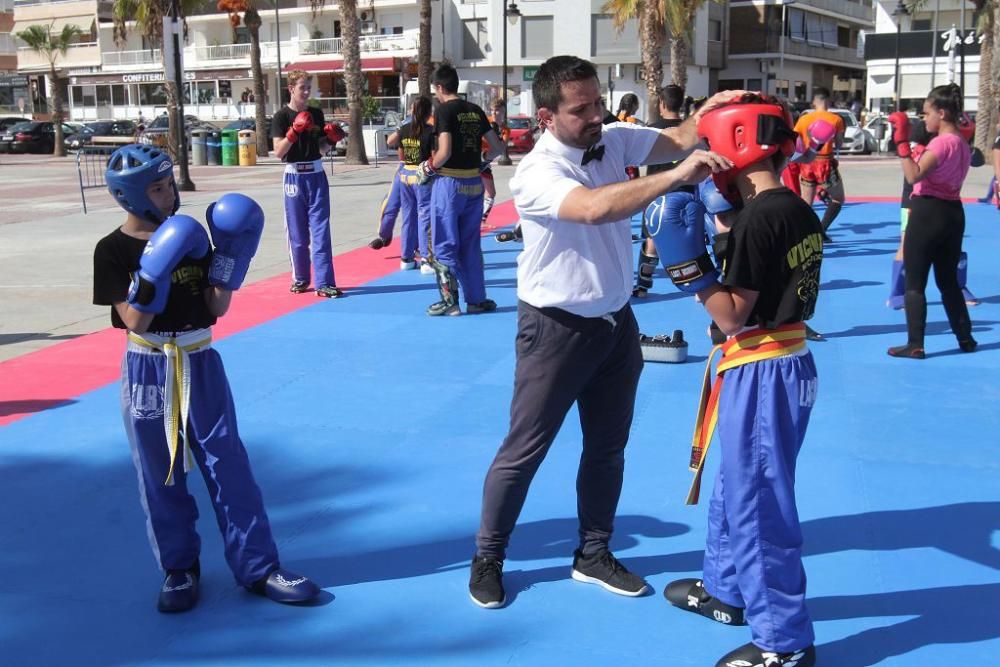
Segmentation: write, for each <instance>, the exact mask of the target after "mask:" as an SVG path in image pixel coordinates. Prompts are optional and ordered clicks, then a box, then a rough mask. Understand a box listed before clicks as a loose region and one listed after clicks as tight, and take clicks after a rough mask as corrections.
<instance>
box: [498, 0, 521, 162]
mask: <svg viewBox="0 0 1000 667" xmlns="http://www.w3.org/2000/svg"><path fill="white" fill-rule="evenodd" d="M503 15H504V17H506V19H507V20H506V21H504V22H503V77H502V79H503V80H502V83H501V85H502V86H503V89H502V92H501V93H500V94H501V96H502V97H503V122H504V125H506V124H507V24H508V23H510V25H511V27H513V26H515V25H517V20H518V19H519V18H521V10H520V9H518V8H517V3H516V2H512V3H510V4H507V0H503ZM500 132H501V134H502V133H503V128H502V127H501V128H500ZM500 139H501V140H502V141H503V155H501V156H500V159H499V160H497V164H498V165H502V166H505V167H509V166H510V165H511V161H510V154H509V153H508V152H507V140H506V139H504V138H503V137H502V136H501V137H500Z"/></svg>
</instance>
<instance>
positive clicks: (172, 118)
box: [163, 81, 184, 164]
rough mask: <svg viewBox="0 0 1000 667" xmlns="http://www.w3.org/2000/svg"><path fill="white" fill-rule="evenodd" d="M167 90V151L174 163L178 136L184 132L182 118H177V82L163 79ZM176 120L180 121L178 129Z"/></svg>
mask: <svg viewBox="0 0 1000 667" xmlns="http://www.w3.org/2000/svg"><path fill="white" fill-rule="evenodd" d="M163 87H164V88H165V89H166V91H167V146H166V149H167V152H168V153H170V157H171V158H172V159H173V161H174V164H177V163H178V161H179V160H180V155H179V151H178V150H177V147H178V145H179V141H178V137H179V136H181V134H183V132H184V119H183V118H180V119H178V117H177V116H178V114H179V112H180V109H178V105H177V100H179V99H180V98H179V97H178V96H177V95H178V93H179V91H178V90H177V84H176V83H175V82H173V81H165V82H164V86H163ZM178 122H179V123H180V129H179V130H178Z"/></svg>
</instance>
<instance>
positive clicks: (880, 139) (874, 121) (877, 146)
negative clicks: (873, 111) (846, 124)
mask: <svg viewBox="0 0 1000 667" xmlns="http://www.w3.org/2000/svg"><path fill="white" fill-rule="evenodd" d="M909 118H910V133H911V134H912V133H913V132H914V130H915V129H916V126H917V124H918V123H919V122H920V119H919V118H917V117H916V116H909ZM864 129H865V132H866V133H867V134H868V135H869V136H870V137H871V141H872V146H873V150H875V151H877V152H879V153H886V152H888V151H889V141H890V140H891V139H892V126H891V125H889V121H888V120H887V119H886V117H885V116H872V117H871V118H869V119H868V122H866V123H865V128H864Z"/></svg>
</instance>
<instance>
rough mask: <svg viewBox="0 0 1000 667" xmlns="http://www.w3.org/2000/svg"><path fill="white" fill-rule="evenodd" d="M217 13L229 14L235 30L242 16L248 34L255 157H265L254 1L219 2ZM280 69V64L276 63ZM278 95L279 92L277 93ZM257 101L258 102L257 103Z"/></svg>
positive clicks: (265, 128)
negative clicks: (255, 136) (254, 127)
mask: <svg viewBox="0 0 1000 667" xmlns="http://www.w3.org/2000/svg"><path fill="white" fill-rule="evenodd" d="M217 6H218V8H219V11H223V12H227V13H228V14H229V21H230V23H232V24H233V28H236V27H238V26H239V24H240V14H241V13H242V14H243V17H242V20H243V25H245V26H246V27H247V32H249V33H250V70H251V71H252V72H253V97H254V101H255V104H254V121H255V125H256V126H257V155H258V156H260V157H267V147H268V141H267V139H268V135H269V134H270V132H271V128H269V127H268V126H267V119H266V116H265V114H264V100H265V99H266V98H265V97H264V71H263V69H262V68H261V66H260V24H261V20H260V12H258V11H257V5H256V2H255V1H254V0H219V2H218V5H217ZM278 68H279V69H280V68H281V63H278ZM279 93H280V91H279ZM258 100H259V101H258Z"/></svg>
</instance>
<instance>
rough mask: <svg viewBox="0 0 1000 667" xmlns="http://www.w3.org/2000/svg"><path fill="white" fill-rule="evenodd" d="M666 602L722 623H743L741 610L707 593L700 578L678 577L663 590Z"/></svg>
mask: <svg viewBox="0 0 1000 667" xmlns="http://www.w3.org/2000/svg"><path fill="white" fill-rule="evenodd" d="M663 597H665V598H667V602H669V603H670V604H672V605H674V606H675V607H679V608H681V609H684V610H685V611H690V612H694V613H695V614H701V615H702V616H704V617H705V618H710V619H712V620H713V621H717V622H719V623H722V624H723V625H745V624H746V621H745V620H744V618H743V610H742V609H741V608H739V607H734V606H732V605H728V604H726V603H725V602H722V601H721V600H719V599H718V598H714V597H712V596H711V595H709V594H708V591H706V590H705V587H704V586H703V585H702V583H701V579H678V580H677V581H673V582H671V583H669V584H667V587H666V588H665V589H664V590H663Z"/></svg>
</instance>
